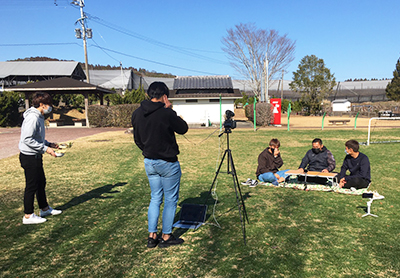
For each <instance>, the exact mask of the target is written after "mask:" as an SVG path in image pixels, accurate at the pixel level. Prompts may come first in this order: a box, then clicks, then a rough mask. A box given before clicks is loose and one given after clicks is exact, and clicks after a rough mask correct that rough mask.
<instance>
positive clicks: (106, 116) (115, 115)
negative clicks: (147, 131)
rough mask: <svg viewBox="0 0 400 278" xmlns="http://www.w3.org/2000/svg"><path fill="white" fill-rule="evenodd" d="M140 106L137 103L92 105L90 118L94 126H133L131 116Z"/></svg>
mask: <svg viewBox="0 0 400 278" xmlns="http://www.w3.org/2000/svg"><path fill="white" fill-rule="evenodd" d="M139 106H140V104H139V103H135V104H121V105H114V106H105V105H90V106H89V108H88V119H89V123H90V126H93V127H109V126H112V127H131V126H132V123H131V116H132V113H133V111H135V110H136V109H137V108H138V107H139Z"/></svg>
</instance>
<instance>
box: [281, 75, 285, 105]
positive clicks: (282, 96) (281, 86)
mask: <svg viewBox="0 0 400 278" xmlns="http://www.w3.org/2000/svg"><path fill="white" fill-rule="evenodd" d="M284 74H285V70H282V82H281V101H282V100H283V75H284Z"/></svg>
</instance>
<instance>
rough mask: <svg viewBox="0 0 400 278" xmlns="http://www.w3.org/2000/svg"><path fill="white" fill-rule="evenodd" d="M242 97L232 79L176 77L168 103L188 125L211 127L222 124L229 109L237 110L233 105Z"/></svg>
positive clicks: (223, 77) (226, 77)
mask: <svg viewBox="0 0 400 278" xmlns="http://www.w3.org/2000/svg"><path fill="white" fill-rule="evenodd" d="M241 97H242V95H241V94H240V91H239V89H234V88H233V84H232V79H231V77H229V76H181V77H176V78H175V80H174V85H173V90H171V91H170V95H169V100H170V101H171V102H172V104H173V109H174V110H175V111H176V113H177V114H178V115H179V116H181V117H182V118H183V119H184V120H185V121H186V122H187V123H188V124H202V125H206V126H208V124H209V123H218V124H219V122H220V119H221V114H222V115H224V114H225V111H226V110H231V111H234V108H235V106H234V102H235V100H236V99H238V98H241ZM222 120H224V119H222Z"/></svg>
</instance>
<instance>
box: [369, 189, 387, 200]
mask: <svg viewBox="0 0 400 278" xmlns="http://www.w3.org/2000/svg"><path fill="white" fill-rule="evenodd" d="M372 194H374V197H373V198H372V199H374V200H382V199H385V196H383V195H381V194H379V193H378V192H376V191H374V192H372Z"/></svg>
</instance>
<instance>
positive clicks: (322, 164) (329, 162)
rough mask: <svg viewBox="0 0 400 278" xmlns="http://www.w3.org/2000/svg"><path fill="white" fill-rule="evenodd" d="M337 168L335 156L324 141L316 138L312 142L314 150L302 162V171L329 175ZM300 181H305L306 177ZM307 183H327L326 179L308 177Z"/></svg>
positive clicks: (300, 178)
mask: <svg viewBox="0 0 400 278" xmlns="http://www.w3.org/2000/svg"><path fill="white" fill-rule="evenodd" d="M335 167H336V161H335V158H334V157H333V154H332V153H331V152H330V151H329V150H328V149H327V148H326V147H325V146H324V145H323V144H322V140H321V139H319V138H315V139H314V140H313V141H312V149H311V150H309V151H307V153H306V155H305V156H304V157H303V159H302V160H301V164H300V166H299V169H300V170H303V171H304V170H307V171H316V172H323V173H329V172H332V171H333V170H334V169H335ZM299 181H304V177H302V176H300V177H299ZM307 181H310V182H315V183H325V182H326V179H321V178H317V177H308V178H307Z"/></svg>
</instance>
